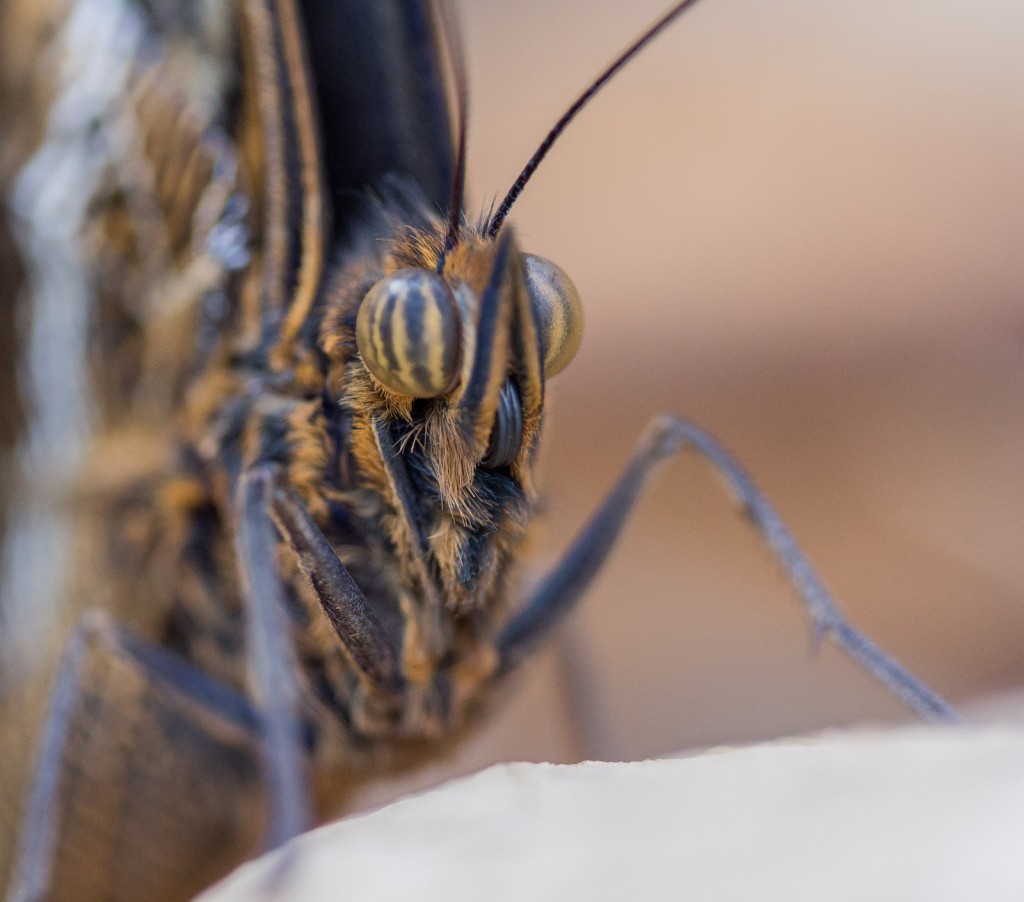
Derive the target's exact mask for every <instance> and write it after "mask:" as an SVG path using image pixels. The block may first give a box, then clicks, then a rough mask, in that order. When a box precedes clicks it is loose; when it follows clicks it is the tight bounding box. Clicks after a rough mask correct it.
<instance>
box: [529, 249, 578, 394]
mask: <svg viewBox="0 0 1024 902" xmlns="http://www.w3.org/2000/svg"><path fill="white" fill-rule="evenodd" d="M523 265H524V266H525V269H526V291H527V293H528V294H529V296H530V303H531V304H532V305H533V309H534V312H535V313H536V314H537V321H538V323H539V324H540V343H541V350H542V351H543V353H544V378H546V379H550V378H551V377H552V376H557V375H558V374H559V373H560V372H562V370H564V369H565V368H566V367H567V366H568V365H569V361H571V360H572V358H573V357H574V356H575V355H576V350H577V349H578V348H579V346H580V340H581V339H582V338H583V304H582V303H580V295H579V292H578V291H577V290H576V286H575V285H573V284H572V280H570V278H569V277H568V276H567V275H566V274H565V273H564V272H563V271H562V270H561V269H559V267H557V266H555V264H554V263H552V262H551V261H550V260H546V259H544V258H543V257H537V256H534V255H533V254H523Z"/></svg>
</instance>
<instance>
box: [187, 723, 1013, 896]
mask: <svg viewBox="0 0 1024 902" xmlns="http://www.w3.org/2000/svg"><path fill="white" fill-rule="evenodd" d="M1022 837H1024V731H1022V730H1019V729H1011V728H1009V727H1006V728H987V729H984V730H969V729H963V730H938V729H926V728H916V729H905V730H899V731H886V732H883V731H877V732H872V731H860V732H855V733H836V734H829V735H826V736H823V737H817V738H813V739H808V740H790V741H783V742H778V743H772V744H767V745H758V746H752V747H749V748H743V749H734V750H714V751H711V752H707V753H705V754H702V755H699V756H697V757H693V758H687V759H680V760H663V761H647V762H640V763H633V764H606V763H589V764H581V765H573V766H556V765H536V764H509V765H500V766H497V767H492V768H490V769H488V770H486V771H483V772H482V773H479V774H477V775H475V776H472V777H469V778H466V779H462V780H457V781H455V782H452V783H449V784H447V785H445V786H442V787H441V788H439V789H436V790H434V791H432V792H428V793H426V794H424V795H421V796H417V797H413V798H409V799H405V800H403V801H400V802H397V803H395V804H393V805H390V806H388V807H386V808H384V809H382V810H380V811H377V812H375V813H373V814H370V815H366V816H363V817H357V818H352V819H349V820H346V821H342V822H339V823H336V824H332V825H329V826H327V827H323V828H321V829H319V830H316V831H313V832H312V833H310V834H307V835H306V836H304V837H301V838H300V839H299V840H297V841H296V843H294V844H293V845H292V846H291V847H289V848H291V849H293V850H294V851H295V852H296V855H295V858H294V859H293V862H292V864H291V867H290V869H289V870H288V872H287V876H286V877H285V884H284V886H283V888H282V891H281V893H280V898H287V899H296V900H332V902H333V900H337V899H344V900H345V902H354V900H378V899H379V900H392V899H401V898H414V899H417V900H431V899H438V900H441V899H443V900H445V902H460V900H482V899H486V900H513V899H515V900H523V899H530V900H537V899H551V900H576V899H581V900H582V899H587V900H594V899H607V900H613V899H614V900H620V899H644V900H660V899H664V900H669V899H672V900H678V899H701V900H732V899H735V900H751V899H758V900H769V899H780V900H803V899H806V900H820V899H829V900H832V902H841V900H888V899H893V900H901V902H909V900H928V902H941V900H965V899H985V900H989V902H998V900H1004V899H1005V900H1015V902H1019V900H1021V899H1024V853H1022V851H1021V848H1022V847H1021V841H1022ZM275 860H276V859H275V857H274V856H268V857H267V858H264V859H262V860H260V861H258V862H255V863H253V864H250V865H247V866H245V867H243V868H241V869H240V870H239V871H237V872H236V873H235V874H234V875H232V876H231V877H230V878H229V879H228V880H227V881H225V882H224V883H223V884H221V886H220V887H219V888H216V889H214V890H212V891H210V892H208V893H207V894H204V895H203V896H202V897H201V898H202V899H203V900H204V902H229V900H243V899H245V900H247V899H252V898H256V897H257V896H259V895H260V892H259V891H260V888H261V887H265V886H266V882H265V881H266V878H267V874H268V873H269V870H268V867H269V865H270V863H271V862H273V861H275Z"/></svg>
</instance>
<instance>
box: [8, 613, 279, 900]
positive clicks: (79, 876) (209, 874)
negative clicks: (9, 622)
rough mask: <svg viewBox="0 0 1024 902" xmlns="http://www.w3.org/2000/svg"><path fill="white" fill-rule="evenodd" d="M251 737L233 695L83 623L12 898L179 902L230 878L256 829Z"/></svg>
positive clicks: (96, 618) (90, 619)
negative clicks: (221, 878) (174, 901)
mask: <svg viewBox="0 0 1024 902" xmlns="http://www.w3.org/2000/svg"><path fill="white" fill-rule="evenodd" d="M257 730H258V723H257V717H256V713H255V712H254V710H253V708H252V706H251V705H250V703H249V702H248V701H247V700H246V698H245V697H244V696H242V695H241V694H240V693H237V692H235V691H234V690H233V689H230V688H228V687H226V686H224V685H223V684H220V683H218V682H216V681H214V680H212V679H211V678H210V677H208V676H206V675H205V674H204V673H202V672H201V671H198V670H196V669H195V668H194V667H192V666H191V665H190V664H188V663H187V662H186V661H185V660H184V659H182V658H181V657H179V656H178V655H176V654H174V653H172V652H169V651H167V650H166V649H163V648H160V647H158V646H155V645H153V644H151V643H149V642H147V641H146V640H144V639H142V638H140V637H138V636H136V635H135V634H133V633H132V632H130V631H129V630H127V629H126V628H125V627H123V626H121V625H119V624H117V623H115V622H114V621H113V620H112V619H111V618H109V617H108V616H106V615H104V614H101V613H98V612H93V613H90V614H88V615H86V617H84V618H83V620H82V623H81V625H80V626H79V627H78V629H77V630H76V631H75V633H74V634H73V636H72V638H71V640H70V642H69V644H68V646H67V649H66V651H65V654H64V657H63V660H62V663H61V667H60V670H59V673H58V676H57V681H56V686H55V688H54V691H53V694H52V696H51V703H50V709H49V712H48V714H47V717H46V721H45V724H44V727H43V733H42V737H41V744H40V747H39V752H38V759H37V764H36V771H35V777H34V780H33V782H32V785H31V788H30V792H29V797H28V801H27V806H26V811H25V816H24V819H23V828H22V834H21V843H20V850H19V853H18V857H17V859H16V866H15V870H14V873H13V879H12V882H11V886H10V889H9V893H8V896H7V899H8V902H36V900H41V899H48V898H54V897H60V898H71V897H74V898H75V899H81V900H90V899H141V898H146V899H152V900H164V899H166V900H172V899H180V898H183V897H185V896H187V895H191V893H192V892H195V891H198V890H199V889H200V888H202V887H203V886H204V885H206V884H207V883H209V882H210V881H211V880H213V879H216V878H217V877H218V876H220V875H221V874H223V873H225V872H226V870H227V869H228V868H230V867H231V866H233V865H234V864H235V863H236V862H237V861H239V860H241V859H242V858H244V857H246V855H248V854H251V853H252V852H253V851H255V846H256V843H257V842H258V839H259V836H260V833H261V832H262V827H263V823H262V821H263V818H262V810H263V805H262V799H261V792H260V787H259V773H258V764H257V757H256V756H257V739H258V733H257ZM182 862H185V863H187V868H186V869H184V870H183V869H182V866H181V863H182Z"/></svg>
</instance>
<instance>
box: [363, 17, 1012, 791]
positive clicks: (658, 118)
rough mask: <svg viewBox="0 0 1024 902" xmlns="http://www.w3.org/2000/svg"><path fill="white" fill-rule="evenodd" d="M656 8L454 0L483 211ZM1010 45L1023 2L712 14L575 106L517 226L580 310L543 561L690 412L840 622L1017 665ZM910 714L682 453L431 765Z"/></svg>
mask: <svg viewBox="0 0 1024 902" xmlns="http://www.w3.org/2000/svg"><path fill="white" fill-rule="evenodd" d="M664 5H665V4H664V0H632V2H630V3H628V4H627V3H620V2H614V3H613V2H610V0H602V2H594V0H589V2H582V0H545V2H540V0H517V2H515V3H498V2H480V0H477V2H472V0H466V2H464V3H463V4H462V7H463V25H464V31H465V40H466V44H467V46H468V55H469V67H470V85H471V95H472V117H471V137H470V141H471V156H470V170H469V171H470V180H471V191H472V195H473V198H474V199H475V202H476V203H477V204H485V203H489V202H490V199H491V197H492V195H496V194H497V195H499V196H500V194H502V193H503V192H504V190H505V188H506V187H507V186H508V184H509V183H510V182H511V181H512V179H513V178H514V177H515V175H516V173H517V172H518V170H519V168H520V167H521V166H522V164H523V163H524V162H525V161H526V159H527V158H528V156H529V155H530V153H531V152H532V150H533V148H534V146H535V145H536V143H537V142H538V141H539V139H540V138H541V136H542V135H543V133H544V131H545V130H546V129H547V127H548V126H549V125H550V124H551V123H553V122H554V120H555V119H556V118H557V116H558V115H559V114H560V113H561V111H562V110H563V109H564V107H565V106H566V105H567V104H568V102H569V101H570V100H571V98H572V97H573V96H574V95H575V93H577V92H578V91H579V90H580V89H581V88H582V87H583V85H584V84H585V83H586V82H587V80H588V79H589V78H590V77H591V76H592V75H594V74H595V73H596V72H597V71H598V70H599V68H600V67H601V66H602V65H603V64H604V63H605V62H606V61H607V60H609V59H610V58H611V57H612V56H613V55H614V54H615V53H616V52H617V51H618V50H619V49H620V48H621V47H622V46H623V45H624V44H625V42H626V41H627V40H628V39H629V38H630V37H631V36H632V35H634V34H636V33H637V32H638V31H639V30H640V29H641V28H642V27H643V26H644V25H645V24H646V23H647V22H648V21H649V20H651V19H653V18H654V17H655V16H656V15H657V14H658V13H659V12H660V11H661V10H662V8H663V7H664ZM1021 35H1024V7H1022V6H1021V5H1020V4H1016V3H1011V2H997V0H993V2H989V3H982V4H970V5H964V4H954V3H950V2H943V0H938V2H929V3H925V2H920V0H905V2H902V3H899V4H890V3H885V2H882V0H867V2H863V3H858V4H839V3H832V4H821V3H816V2H813V0H786V2H775V3H770V4H763V3H757V2H753V0H705V2H704V3H702V4H700V5H699V6H698V7H696V8H695V9H694V10H693V11H692V13H690V14H687V16H685V17H684V19H683V20H682V21H680V22H678V23H677V24H676V25H675V26H673V28H672V29H671V30H670V31H669V32H667V33H666V34H664V35H663V36H662V37H661V38H660V39H659V40H658V41H657V42H656V43H655V45H654V46H652V47H651V48H650V49H649V50H648V51H647V52H646V53H645V54H644V55H643V56H642V57H641V58H639V59H638V60H636V61H635V62H634V63H632V64H631V65H630V66H629V67H628V69H627V70H626V71H625V72H624V73H623V74H622V75H621V76H620V77H619V79H618V80H617V81H616V82H614V83H613V84H612V85H611V86H610V87H609V88H608V90H606V91H605V92H604V94H603V95H601V97H600V98H599V99H598V100H597V101H596V102H595V103H594V104H593V105H592V107H591V108H589V109H588V110H587V111H586V112H585V113H584V114H583V115H582V116H581V118H580V119H579V120H578V121H577V123H576V124H575V125H574V126H573V127H572V128H571V129H570V131H569V133H568V134H567V135H566V136H565V137H564V139H563V140H562V142H561V143H560V145H559V146H558V148H557V149H556V150H555V151H554V152H553V153H552V155H551V156H550V158H549V159H548V161H547V162H546V163H545V164H544V166H543V167H542V168H541V170H540V172H539V173H538V175H537V176H536V177H535V179H534V180H533V182H532V183H531V185H530V187H529V188H528V190H527V191H526V193H525V195H524V197H523V198H522V200H521V201H520V203H519V204H518V206H517V208H516V210H515V213H514V216H513V220H514V222H515V224H516V227H517V229H518V231H519V234H520V237H521V238H522V240H523V243H524V244H525V246H526V248H527V249H528V250H531V251H535V252H538V253H542V254H544V255H546V256H549V257H551V258H552V259H554V260H556V261H557V262H558V263H559V264H560V265H561V266H562V267H563V268H565V269H566V270H567V271H568V272H569V273H570V274H571V275H572V276H573V278H574V280H575V281H576V283H577V285H578V287H579V289H580V292H581V294H582V295H583V298H584V302H585V304H586V307H587V334H586V337H585V340H584V344H583V347H582V350H581V351H580V354H579V356H578V358H577V360H576V361H575V363H574V364H573V365H572V366H571V367H570V368H569V369H568V370H567V371H566V373H565V374H563V375H562V376H561V377H559V379H558V380H557V381H556V382H555V383H554V385H553V387H552V391H551V394H552V395H553V396H554V397H553V405H554V411H553V416H552V418H551V423H550V427H551V428H549V433H548V439H549V454H548V462H547V468H546V478H545V486H546V495H547V499H548V513H547V516H546V518H545V522H544V525H543V527H542V529H541V531H540V532H539V534H538V541H537V543H536V545H537V553H536V555H535V557H534V559H533V562H532V563H533V565H534V566H533V568H532V570H533V572H534V573H539V572H540V571H541V570H542V569H543V568H544V567H545V566H547V565H549V564H551V563H552V562H553V561H554V560H555V557H556V548H560V547H563V546H564V545H565V544H566V543H567V542H568V540H569V538H570V536H571V535H572V533H573V532H574V531H575V529H576V528H577V527H578V525H579V524H580V523H581V521H582V519H583V518H584V517H585V516H586V514H587V512H588V511H589V510H590V509H591V508H592V506H593V505H594V504H595V503H596V501H597V500H598V498H599V496H600V493H601V492H602V491H603V489H604V487H605V486H607V485H608V484H609V483H610V482H611V480H612V479H613V478H614V476H615V475H616V473H617V471H618V469H619V467H620V466H621V465H622V463H623V461H624V460H625V458H626V456H627V455H628V453H629V451H630V448H631V447H632V444H633V442H634V439H635V437H636V436H637V434H638V433H639V431H640V429H641V428H642V426H643V424H644V423H645V422H646V421H647V419H648V418H649V417H650V416H652V415H653V414H654V413H656V412H658V411H661V410H672V411H676V412H679V413H682V414H685V415H687V416H689V417H691V418H693V419H695V420H696V421H698V422H699V423H701V424H702V425H704V426H705V427H707V428H708V429H710V430H711V431H712V432H713V433H715V434H716V435H717V436H718V437H719V438H720V439H721V440H722V441H724V442H725V443H726V444H727V445H728V446H729V447H730V448H731V449H732V450H733V451H734V452H735V453H736V454H738V455H739V457H740V458H741V459H742V460H743V461H744V462H745V463H746V465H747V467H748V468H749V469H750V471H751V472H752V473H753V475H754V476H755V478H756V479H757V481H758V482H759V483H760V485H761V486H762V488H764V489H765V490H766V491H767V493H768V494H769V495H770V497H771V498H772V499H773V500H774V501H775V503H776V504H777V506H778V508H779V509H780V511H781V513H782V514H783V516H784V518H785V519H786V520H787V522H788V523H789V525H790V527H791V528H792V530H793V532H794V533H795V534H796V536H797V538H798V539H799V541H800V542H801V543H802V545H803V548H804V549H805V551H806V552H807V553H808V554H809V555H810V556H811V558H812V560H813V562H814V563H815V564H816V566H817V567H818V569H819V571H820V573H821V574H822V575H823V577H824V578H825V581H826V583H827V584H828V585H829V586H830V587H831V588H832V589H833V590H834V591H835V593H836V595H837V596H838V597H839V599H840V600H841V602H842V604H843V605H844V608H845V610H846V612H847V613H848V614H849V616H850V618H851V619H852V620H853V622H854V623H855V624H856V625H858V626H860V627H862V628H864V629H865V630H867V631H868V632H869V633H870V634H871V635H872V636H873V637H874V638H876V639H877V640H878V641H879V642H880V643H881V644H882V645H883V646H884V647H886V648H887V649H889V650H890V651H892V652H893V653H894V654H896V655H897V656H898V657H899V658H900V659H901V660H902V661H903V662H904V663H906V664H907V665H909V666H910V667H911V668H912V669H914V670H915V671H916V672H917V673H918V674H919V675H920V676H922V677H924V678H925V679H927V680H928V681H929V682H930V683H931V684H932V685H933V686H934V687H935V688H936V689H938V690H940V691H941V692H943V693H945V694H947V695H948V696H950V697H951V698H952V699H954V700H956V701H958V702H969V701H970V700H972V699H977V698H981V697H984V696H989V695H991V694H994V693H999V692H1001V691H1005V690H1009V689H1012V688H1013V687H1017V686H1019V685H1020V684H1021V681H1022V677H1024V553H1022V550H1021V538H1022V535H1024V416H1022V404H1021V399H1022V398H1024V306H1022V301H1024V253H1022V239H1024V172H1022V162H1021V161H1022V160H1024V52H1022V49H1024V48H1022V44H1021ZM567 672H571V674H573V676H572V678H570V679H568V680H567V679H566V678H565V674H566V673H567ZM573 693H576V694H577V695H578V696H582V697H581V698H578V699H577V701H576V704H570V702H569V701H567V698H566V696H567V694H568V695H571V694H573ZM574 712H575V713H574ZM577 715H578V716H577ZM906 717H908V715H907V713H906V712H905V711H904V710H903V709H902V707H901V706H900V705H899V704H898V703H897V702H895V701H893V700H892V699H891V698H889V697H888V696H887V694H886V693H885V692H884V691H883V690H881V689H880V688H879V687H878V686H876V685H875V684H874V683H873V682H872V681H871V680H870V679H869V678H868V677H866V676H865V675H864V674H863V673H861V672H860V671H859V670H858V669H856V668H855V667H854V666H853V665H851V664H850V663H848V662H847V661H845V660H844V659H843V658H842V657H841V656H840V655H839V654H838V653H836V652H835V651H834V650H832V649H831V648H825V649H824V650H823V651H822V653H821V654H820V655H818V656H817V657H815V656H813V655H812V654H811V652H810V642H809V634H808V630H807V627H806V625H805V622H804V620H803V617H802V614H801V612H800V609H799V607H798V605H797V604H796V603H795V602H794V600H793V598H792V596H791V594H790V592H789V590H788V589H787V587H786V586H785V584H784V583H783V581H782V579H781V577H780V576H779V571H778V569H777V568H776V567H775V566H774V565H773V564H772V563H771V561H770V560H769V558H768V556H767V554H766V553H765V552H764V550H763V549H762V547H761V546H760V545H759V543H758V542H757V541H756V540H755V539H754V538H753V537H752V534H751V533H750V531H749V530H748V529H747V528H746V526H745V525H744V524H743V523H742V522H740V521H739V519H738V518H737V517H736V516H735V514H734V512H733V509H732V507H731V505H730V504H729V502H728V501H727V500H725V496H724V495H723V493H722V491H721V489H720V486H719V483H718V480H716V479H715V478H713V477H712V476H711V475H710V474H709V471H708V469H707V468H706V467H705V466H703V465H701V464H699V463H697V462H696V461H695V460H693V459H691V458H685V459H682V460H680V461H678V462H676V463H673V464H672V465H670V466H669V467H668V468H666V470H665V471H664V473H663V475H662V477H661V478H660V480H659V481H658V483H657V485H656V487H655V488H654V490H653V491H652V492H651V493H650V495H649V497H648V498H647V499H646V500H645V502H644V503H643V504H642V505H641V508H640V510H639V512H638V513H637V515H636V518H635V520H634V521H633V523H632V525H631V527H630V528H629V529H628V530H627V533H626V535H625V537H624V539H623V541H622V542H621V544H620V546H619V548H618V550H617V552H616V553H615V555H614V556H613V559H612V561H611V563H610V564H609V566H608V567H607V570H606V571H605V573H604V574H603V575H602V577H601V578H600V579H599V581H598V583H597V585H596V586H595V588H594V589H593V590H592V591H591V592H590V595H589V598H588V599H587V600H586V603H585V605H584V607H583V609H582V610H581V611H580V612H579V613H578V615H576V616H575V617H574V618H573V621H572V623H571V624H570V625H569V628H568V630H566V632H565V635H564V637H563V639H562V640H561V641H560V642H559V643H557V644H556V647H555V648H554V649H550V650H548V651H547V652H545V653H544V654H542V655H541V656H540V657H539V658H538V660H537V661H536V662H534V664H533V665H532V666H531V667H529V668H527V670H526V672H525V673H524V674H523V676H522V678H521V679H520V680H519V681H518V682H517V684H516V685H515V686H514V687H513V689H512V690H511V691H510V692H509V693H508V697H507V699H505V701H504V704H503V705H502V706H501V708H500V711H499V712H498V713H497V715H496V716H495V717H494V718H493V720H492V721H490V723H489V724H488V725H487V726H486V727H485V728H484V729H483V730H481V732H480V733H479V734H478V735H477V737H476V738H475V739H474V740H473V741H472V742H470V743H469V745H467V746H466V747H465V748H464V749H463V751H462V753H461V755H460V757H459V758H458V759H457V760H456V761H454V762H451V763H450V764H448V765H446V766H445V767H443V768H440V767H439V768H436V769H434V770H432V771H430V772H429V773H426V774H421V775H419V776H418V777H417V778H416V779H415V781H414V783H415V784H416V785H423V784H427V783H430V782H432V781H435V780H436V779H438V778H439V777H440V776H442V775H444V774H447V773H451V772H460V771H464V770H468V769H472V768H475V767H478V766H480V765H482V764H486V763H489V762H490V761H495V760H508V759H510V758H513V759H533V760H556V761H570V760H574V759H575V758H577V757H605V758H635V757H642V756H648V755H655V754H659V753H665V752H671V751H674V750H677V749H680V748H687V747H699V746H705V745H710V744H715V743H723V742H739V741H747V740H755V739H760V738H766V737H771V736H778V735H783V734H787V733H793V732H797V731H807V730H814V729H818V728H822V727H825V726H828V725H837V724H846V723H850V722H853V721H865V720H875V721H877V720H885V721H892V720H898V719H904V718H906ZM409 785H410V784H409V783H403V784H401V786H402V788H406V787H408V786H409ZM397 789H398V787H397V786H393V787H389V788H383V789H379V790H377V791H376V792H375V794H374V795H373V796H372V797H371V796H368V797H366V798H365V799H364V800H363V803H364V804H369V803H370V801H371V799H379V798H383V797H384V796H385V795H387V794H389V793H392V792H395V791H397Z"/></svg>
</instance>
